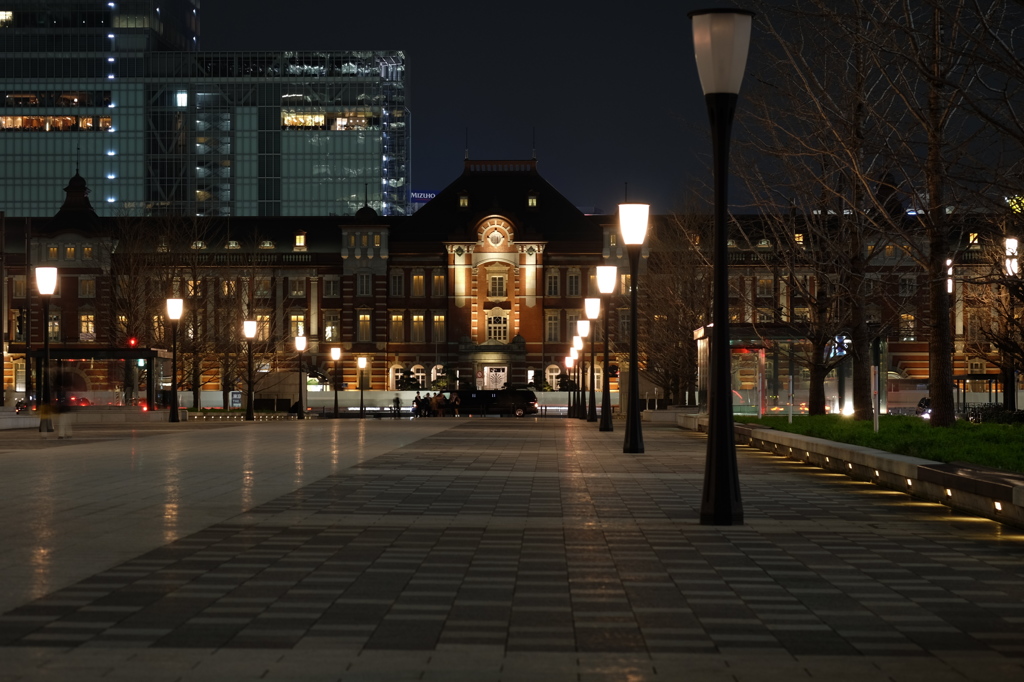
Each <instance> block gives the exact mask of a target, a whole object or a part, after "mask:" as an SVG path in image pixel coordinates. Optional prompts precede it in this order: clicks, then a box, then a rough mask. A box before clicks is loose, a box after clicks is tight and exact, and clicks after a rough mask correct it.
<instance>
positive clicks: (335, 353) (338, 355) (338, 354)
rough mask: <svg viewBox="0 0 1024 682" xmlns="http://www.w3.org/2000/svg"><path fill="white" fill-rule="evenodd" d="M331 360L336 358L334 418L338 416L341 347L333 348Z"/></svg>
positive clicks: (333, 378) (333, 379)
mask: <svg viewBox="0 0 1024 682" xmlns="http://www.w3.org/2000/svg"><path fill="white" fill-rule="evenodd" d="M331 360H334V376H333V377H331V379H332V383H333V384H334V418H335V419H337V418H338V360H341V348H339V347H337V346H335V347H334V348H332V349H331Z"/></svg>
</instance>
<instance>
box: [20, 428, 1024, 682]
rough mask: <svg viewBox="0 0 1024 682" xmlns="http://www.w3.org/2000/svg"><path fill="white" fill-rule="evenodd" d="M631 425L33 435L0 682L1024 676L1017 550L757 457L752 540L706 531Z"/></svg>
mask: <svg viewBox="0 0 1024 682" xmlns="http://www.w3.org/2000/svg"><path fill="white" fill-rule="evenodd" d="M178 426H180V427H181V428H177V427H178ZM126 436H127V437H126ZM644 436H645V442H646V449H647V452H646V453H645V454H643V455H623V454H622V452H621V449H622V433H621V429H620V431H618V432H615V433H610V434H609V433H601V432H599V431H598V430H597V425H596V424H589V423H586V422H581V421H577V420H562V419H520V420H513V419H461V420H455V419H421V420H415V421H413V420H403V421H399V422H388V421H376V420H369V421H365V422H361V423H360V422H358V421H356V420H340V421H323V422H320V421H316V420H313V421H309V422H283V423H267V424H255V425H253V424H241V425H234V426H229V427H225V428H213V427H210V426H202V425H194V424H183V425H166V426H161V427H154V428H152V429H148V430H139V431H138V432H137V433H136V434H135V435H134V436H132V435H130V434H126V433H125V432H118V431H114V430H106V431H103V430H100V429H93V430H90V429H80V430H79V431H77V432H76V434H75V439H74V440H72V441H71V442H70V444H69V443H68V442H67V441H61V444H60V445H58V444H57V443H56V442H53V443H48V444H42V443H40V441H39V439H38V434H36V435H35V436H31V435H29V434H25V433H22V434H21V436H20V437H21V438H22V439H23V446H22V447H19V446H18V441H17V439H15V440H12V441H7V442H6V444H5V445H4V446H0V472H2V473H3V475H2V476H0V492H2V497H0V499H2V500H3V502H2V507H0V513H2V515H3V517H2V519H0V521H2V522H3V523H2V526H0V538H2V540H0V570H2V572H3V580H4V590H3V592H2V601H0V605H2V609H0V610H2V611H4V612H6V613H5V615H3V616H2V617H0V661H3V662H4V665H3V666H2V668H0V679H2V680H8V679H10V680H20V679H46V680H63V679H67V680H91V679H123V680H129V679H140V678H145V679H146V680H147V682H151V681H152V682H156V681H159V680H190V681H192V680H248V679H254V680H255V679H262V680H344V681H346V682H351V681H356V680H413V679H424V680H452V681H454V680H506V681H511V680H545V681H547V680H555V681H561V680H625V679H629V680H647V679H651V680H680V679H686V680H739V681H741V682H742V681H746V680H750V681H754V680H780V681H781V680H787V681H789V680H795V679H805V678H806V679H812V680H813V679H821V680H836V679H848V680H894V681H896V682H902V681H904V680H906V681H908V682H909V681H911V680H925V679H927V680H929V682H938V681H942V680H985V681H993V680H996V681H998V680H1004V679H1005V680H1014V681H1015V682H1019V680H1021V679H1024V535H1022V533H1021V532H1020V531H1017V530H1014V529H1010V528H1006V527H1003V526H1001V525H999V524H997V523H994V522H991V521H987V520H979V519H973V518H970V517H962V516H956V515H954V514H953V513H951V512H950V511H949V510H947V509H945V508H943V507H941V506H938V505H930V504H923V503H919V502H914V501H913V500H911V499H910V498H908V497H906V496H904V495H902V494H900V493H894V492H891V491H885V490H882V489H879V488H877V487H875V486H872V485H871V484H866V483H858V482H852V481H849V480H848V479H846V478H845V477H843V476H837V475H832V474H827V473H823V472H821V471H820V470H817V469H814V468H810V467H806V466H803V465H800V464H796V463H793V462H791V461H788V460H785V459H782V458H780V457H776V456H774V455H769V454H766V453H762V452H758V451H756V450H751V449H748V448H740V451H739V463H740V480H741V484H742V487H743V496H744V506H745V514H746V519H747V523H746V525H744V526H739V527H732V528H715V527H707V526H701V525H699V524H698V523H697V521H696V520H697V516H698V514H697V506H698V504H699V498H700V489H701V484H702V478H703V462H704V442H705V441H704V439H703V437H702V436H700V435H698V434H693V433H690V432H684V431H680V430H677V429H675V428H673V427H670V426H660V425H651V424H648V425H645V431H644ZM29 445H31V446H32V449H28V447H27V446H29ZM43 445H45V446H44V447H40V446H43Z"/></svg>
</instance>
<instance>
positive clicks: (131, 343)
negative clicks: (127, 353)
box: [128, 336, 139, 348]
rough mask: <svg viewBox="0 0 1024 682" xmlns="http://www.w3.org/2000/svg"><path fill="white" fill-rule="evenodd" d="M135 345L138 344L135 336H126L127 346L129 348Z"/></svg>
mask: <svg viewBox="0 0 1024 682" xmlns="http://www.w3.org/2000/svg"><path fill="white" fill-rule="evenodd" d="M137 345H139V340H138V339H137V338H135V337H134V336H129V337H128V347H129V348H135V347H136V346H137Z"/></svg>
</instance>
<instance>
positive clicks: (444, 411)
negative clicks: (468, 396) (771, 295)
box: [412, 391, 462, 417]
mask: <svg viewBox="0 0 1024 682" xmlns="http://www.w3.org/2000/svg"><path fill="white" fill-rule="evenodd" d="M461 402H462V401H461V400H460V399H459V394H458V393H452V397H451V399H450V400H449V399H448V398H446V397H445V396H444V394H443V393H435V394H434V395H430V394H429V393H428V394H426V395H425V396H421V395H420V392H419V391H416V397H415V398H413V399H412V416H413V417H444V416H446V415H451V416H453V417H458V416H460V415H459V405H460V403H461Z"/></svg>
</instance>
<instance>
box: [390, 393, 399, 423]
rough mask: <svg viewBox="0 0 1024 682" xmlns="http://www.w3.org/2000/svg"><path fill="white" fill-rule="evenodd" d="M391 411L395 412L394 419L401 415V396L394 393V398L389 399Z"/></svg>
mask: <svg viewBox="0 0 1024 682" xmlns="http://www.w3.org/2000/svg"><path fill="white" fill-rule="evenodd" d="M391 405H392V411H393V412H394V414H395V419H398V418H399V417H401V416H402V396H400V395H399V394H397V393H396V394H395V399H394V400H392V401H391Z"/></svg>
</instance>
